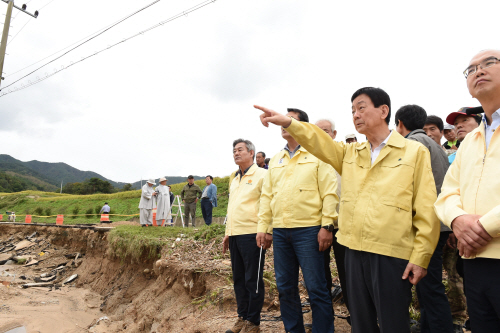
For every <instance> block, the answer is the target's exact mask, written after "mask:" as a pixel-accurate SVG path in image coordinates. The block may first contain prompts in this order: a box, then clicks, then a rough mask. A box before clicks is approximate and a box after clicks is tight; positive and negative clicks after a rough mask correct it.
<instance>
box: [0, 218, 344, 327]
mask: <svg viewBox="0 0 500 333" xmlns="http://www.w3.org/2000/svg"><path fill="white" fill-rule="evenodd" d="M34 232H36V234H34ZM29 236H32V237H31V238H28V239H27V237H29ZM21 242H24V243H21ZM27 242H28V243H29V244H28V243H27ZM20 243H21V245H24V246H26V245H27V246H28V247H25V248H22V249H18V250H15V251H14V250H12V251H7V252H4V253H1V252H3V251H5V248H4V249H3V250H1V249H2V244H3V246H4V247H5V246H6V244H14V245H17V244H20ZM217 246H219V244H215V242H200V241H194V240H193V239H187V238H186V239H182V240H181V241H180V242H175V241H173V242H172V246H165V247H164V248H163V249H162V251H161V253H162V254H161V259H160V260H158V258H155V259H148V258H147V257H144V258H143V259H141V260H139V261H138V262H137V261H133V260H131V259H127V258H125V259H120V258H116V257H114V255H113V254H112V253H111V251H110V248H109V243H108V232H105V231H94V230H82V229H61V228H54V227H40V226H14V225H2V224H0V263H1V262H2V260H5V259H6V257H12V255H13V254H17V255H18V257H24V258H27V260H26V262H22V260H21V262H19V263H15V262H13V263H11V264H9V265H0V281H1V282H0V333H1V332H5V331H7V330H9V329H11V328H14V327H19V326H24V327H25V328H26V330H27V332H29V333H31V332H42V333H45V332H50V333H58V332H107V333H110V332H157V333H160V332H172V333H174V332H184V333H188V332H199V333H202V332H203V333H204V332H207V333H209V332H210V333H212V332H225V331H226V330H227V329H228V328H229V327H230V326H231V324H232V323H233V321H235V320H236V318H237V316H236V311H235V309H236V302H235V299H234V292H233V290H232V285H231V278H230V276H231V269H230V262H229V256H227V255H226V256H219V255H217V253H220V252H218V251H216V247H217ZM6 249H7V250H8V249H9V248H8V247H7V248H6ZM17 259H19V258H17ZM30 263H31V265H30ZM272 269H273V267H272V251H269V253H268V255H267V258H266V265H265V270H266V271H267V272H268V273H267V275H265V276H267V277H270V276H271V275H272V274H271V273H272ZM44 273H45V275H44V276H49V277H48V278H45V279H52V278H54V275H55V278H54V280H52V281H49V282H48V283H49V284H50V285H49V286H46V287H30V288H23V285H25V284H27V283H36V281H40V280H39V279H40V276H42V274H44ZM74 274H77V275H78V277H77V278H76V279H75V280H74V281H72V282H70V283H67V284H63V282H64V281H65V280H66V279H67V278H68V277H70V276H72V275H74ZM51 275H52V277H51ZM271 283H272V281H271ZM266 291H267V293H266V294H267V295H266V300H265V305H264V309H263V312H262V315H263V321H262V323H261V329H262V332H284V329H283V324H282V322H281V321H279V320H278V321H275V320H276V318H278V317H279V315H280V313H279V303H278V302H277V294H276V290H275V288H273V286H272V285H271V284H270V283H266ZM306 296H307V295H306V293H305V290H302V299H303V301H305V300H306ZM308 310H310V308H308V307H304V311H306V312H307V311H308ZM335 310H336V313H337V314H339V315H345V314H346V309H345V307H344V306H343V305H340V304H336V305H335ZM304 321H305V322H306V323H308V322H309V323H310V322H311V316H310V312H308V313H305V314H304ZM335 326H336V332H340V333H344V332H350V327H349V325H348V324H347V322H346V321H345V320H344V319H341V318H337V319H336V321H335Z"/></svg>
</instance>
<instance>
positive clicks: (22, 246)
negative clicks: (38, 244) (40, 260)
mask: <svg viewBox="0 0 500 333" xmlns="http://www.w3.org/2000/svg"><path fill="white" fill-rule="evenodd" d="M33 245H35V243H33V242H31V241H29V240H23V241H20V242H19V243H17V244H16V247H15V248H14V251H19V250H22V249H26V248H28V247H31V246H33Z"/></svg>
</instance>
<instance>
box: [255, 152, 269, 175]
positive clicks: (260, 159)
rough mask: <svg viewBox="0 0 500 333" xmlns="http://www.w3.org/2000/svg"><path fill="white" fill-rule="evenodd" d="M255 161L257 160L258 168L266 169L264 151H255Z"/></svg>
mask: <svg viewBox="0 0 500 333" xmlns="http://www.w3.org/2000/svg"><path fill="white" fill-rule="evenodd" d="M255 161H256V162H257V166H258V167H259V168H262V169H266V170H267V168H268V166H267V164H266V153H264V152H263V151H259V152H258V153H257V156H256V157H255Z"/></svg>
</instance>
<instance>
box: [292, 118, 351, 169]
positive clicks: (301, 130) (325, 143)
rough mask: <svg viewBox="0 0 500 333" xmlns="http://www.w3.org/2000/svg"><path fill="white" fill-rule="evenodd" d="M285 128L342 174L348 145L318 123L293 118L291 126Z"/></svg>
mask: <svg viewBox="0 0 500 333" xmlns="http://www.w3.org/2000/svg"><path fill="white" fill-rule="evenodd" d="M285 130H286V131H287V132H288V133H290V134H291V135H292V137H293V138H294V139H295V140H296V141H297V142H298V143H299V144H300V145H301V146H302V147H304V148H305V149H306V150H307V151H308V152H310V153H311V154H313V155H314V156H316V157H317V158H319V159H320V160H322V161H323V162H325V163H328V164H330V165H331V166H333V168H334V169H335V170H337V172H338V173H339V174H340V175H342V162H343V161H344V155H345V149H346V146H345V145H344V143H340V142H336V141H334V140H332V138H331V137H330V136H329V135H328V134H326V133H325V131H323V130H322V129H321V128H319V127H318V126H316V125H313V124H309V123H304V122H301V121H297V120H295V119H293V118H292V123H291V124H290V126H288V127H287V128H285Z"/></svg>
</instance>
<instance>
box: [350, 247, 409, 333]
mask: <svg viewBox="0 0 500 333" xmlns="http://www.w3.org/2000/svg"><path fill="white" fill-rule="evenodd" d="M407 264H408V260H403V259H398V258H393V257H388V256H383V255H380V254H375V253H369V252H363V251H355V250H351V249H349V248H348V249H347V250H346V254H345V268H346V276H347V281H349V283H348V284H347V291H348V293H349V297H350V298H351V303H350V304H349V306H350V309H349V312H350V314H351V325H352V332H353V333H379V332H382V333H409V332H410V314H409V311H408V308H409V306H410V302H411V286H412V284H411V283H410V282H409V281H408V279H406V280H403V279H402V278H401V277H402V276H403V273H404V271H405V269H406V266H407ZM352 300H354V301H352ZM377 319H378V324H377ZM379 326H380V328H379Z"/></svg>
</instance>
